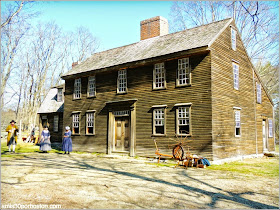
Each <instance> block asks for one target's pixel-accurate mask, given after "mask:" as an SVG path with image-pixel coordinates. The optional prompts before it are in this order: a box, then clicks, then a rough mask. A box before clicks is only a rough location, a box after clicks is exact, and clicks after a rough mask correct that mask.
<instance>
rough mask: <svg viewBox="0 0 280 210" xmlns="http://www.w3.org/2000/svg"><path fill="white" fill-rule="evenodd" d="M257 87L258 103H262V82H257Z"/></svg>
mask: <svg viewBox="0 0 280 210" xmlns="http://www.w3.org/2000/svg"><path fill="white" fill-rule="evenodd" d="M256 89H257V103H259V104H261V103H262V86H261V84H260V83H257V84H256Z"/></svg>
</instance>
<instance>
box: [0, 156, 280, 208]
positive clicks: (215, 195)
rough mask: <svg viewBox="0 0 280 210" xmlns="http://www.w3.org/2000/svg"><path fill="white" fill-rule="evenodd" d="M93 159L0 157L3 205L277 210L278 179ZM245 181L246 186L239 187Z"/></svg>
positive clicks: (74, 157) (122, 160)
mask: <svg viewBox="0 0 280 210" xmlns="http://www.w3.org/2000/svg"><path fill="white" fill-rule="evenodd" d="M147 162H149V161H148V160H144V159H134V158H118V159H112V158H111V159H110V158H105V157H97V156H96V155H92V154H71V155H70V156H68V155H62V154H57V153H52V154H28V155H26V156H23V155H17V156H16V157H15V158H14V157H2V161H1V163H2V166H1V171H2V174H1V181H2V184H1V195H2V198H1V199H2V205H3V204H15V203H18V204H25V205H27V204H60V205H61V206H62V208H76V209H83V208H92V209H96V208H98V209H104V208H110V209H119V208H126V209H128V208H129V209H139V208H145V209H150V208H160V209H164V208H169V209H171V208H172V209H173V208H176V209H180V208H186V209H192V208H196V209H197V208H230V209H236V208H242V209H244V208H254V209H255V208H256V209H257V208H262V209H268V208H278V204H279V203H278V202H279V198H278V197H279V179H278V178H274V179H272V178H261V177H249V176H245V175H242V176H241V175H238V176H237V175H236V174H234V173H225V172H220V171H211V170H206V169H196V168H188V169H187V170H186V169H181V168H176V169H174V168H169V167H158V166H156V165H154V164H147ZM245 179H246V181H244V180H245Z"/></svg>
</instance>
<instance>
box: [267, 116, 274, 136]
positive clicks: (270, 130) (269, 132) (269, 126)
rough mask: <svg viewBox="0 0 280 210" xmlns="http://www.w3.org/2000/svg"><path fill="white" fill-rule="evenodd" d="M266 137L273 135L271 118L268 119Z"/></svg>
mask: <svg viewBox="0 0 280 210" xmlns="http://www.w3.org/2000/svg"><path fill="white" fill-rule="evenodd" d="M268 137H270V138H272V137H273V121H272V119H269V120H268Z"/></svg>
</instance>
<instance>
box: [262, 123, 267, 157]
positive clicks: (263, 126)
mask: <svg viewBox="0 0 280 210" xmlns="http://www.w3.org/2000/svg"><path fill="white" fill-rule="evenodd" d="M264 132H265V133H264ZM264 136H265V138H264ZM262 140H263V152H267V151H268V126H267V120H266V119H263V120H262Z"/></svg>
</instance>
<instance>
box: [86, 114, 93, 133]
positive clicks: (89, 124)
mask: <svg viewBox="0 0 280 210" xmlns="http://www.w3.org/2000/svg"><path fill="white" fill-rule="evenodd" d="M89 127H92V130H93V132H92V133H89V132H88V128H89ZM86 135H95V111H87V112H86Z"/></svg>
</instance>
